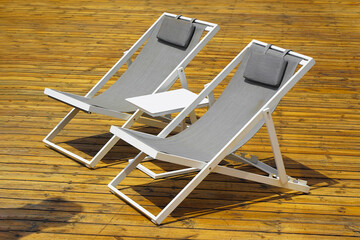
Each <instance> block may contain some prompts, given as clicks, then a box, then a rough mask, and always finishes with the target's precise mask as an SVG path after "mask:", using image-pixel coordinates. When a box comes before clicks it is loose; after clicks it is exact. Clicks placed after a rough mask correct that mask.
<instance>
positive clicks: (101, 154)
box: [43, 108, 119, 168]
mask: <svg viewBox="0 0 360 240" xmlns="http://www.w3.org/2000/svg"><path fill="white" fill-rule="evenodd" d="M78 112H79V109H76V108H73V109H72V110H71V111H70V112H69V113H68V114H67V115H66V116H65V117H64V118H63V119H62V120H61V121H60V122H59V124H58V125H57V126H56V127H55V128H54V129H53V130H52V131H51V132H50V133H49V134H48V135H47V136H46V137H45V138H44V139H43V142H44V143H45V145H46V146H47V147H51V148H54V149H56V150H58V151H59V152H62V153H64V154H66V155H67V156H69V157H71V158H73V159H75V160H77V161H79V162H81V163H83V164H85V165H86V166H87V167H89V168H94V167H95V165H96V164H97V163H98V162H99V161H100V160H101V159H102V158H103V157H104V156H105V155H106V154H107V153H108V152H109V151H110V149H111V148H112V147H113V146H114V145H115V144H116V143H117V142H118V141H119V138H118V137H117V136H113V137H112V138H111V139H110V140H109V141H108V142H107V143H106V144H105V145H104V146H103V147H102V148H101V149H100V151H99V152H98V153H97V154H96V155H95V156H94V157H93V158H92V159H91V160H86V159H85V158H83V157H80V156H79V155H77V154H75V153H73V152H70V151H69V150H66V149H65V148H63V147H60V146H59V145H57V144H55V143H53V142H51V140H53V139H54V138H55V137H56V135H57V134H58V133H59V132H60V131H61V130H62V129H63V128H64V127H65V126H66V125H67V124H68V123H69V122H70V121H71V119H73V118H74V117H75V116H76V114H77V113H78Z"/></svg>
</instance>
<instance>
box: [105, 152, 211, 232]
mask: <svg viewBox="0 0 360 240" xmlns="http://www.w3.org/2000/svg"><path fill="white" fill-rule="evenodd" d="M145 158H146V154H145V153H143V152H141V153H139V154H138V155H137V156H136V158H134V160H132V161H131V162H130V163H129V165H128V166H127V167H125V168H124V169H123V170H122V171H121V172H120V173H119V174H118V175H117V176H116V177H115V178H114V179H113V180H112V181H111V182H110V183H109V184H108V187H109V188H110V190H111V192H112V193H114V194H116V195H118V196H119V197H121V198H122V199H124V200H125V201H127V202H128V203H129V204H130V205H132V206H133V207H134V208H136V209H137V210H138V211H140V212H141V213H143V214H144V215H146V216H147V217H149V218H150V219H151V221H152V222H153V223H155V224H157V225H159V224H161V222H162V221H163V220H164V219H165V218H166V217H167V216H169V214H170V213H172V212H173V211H174V210H175V208H176V207H177V206H178V205H179V204H180V203H181V202H182V201H183V200H184V199H185V198H186V197H187V196H188V195H189V194H190V193H191V192H192V191H193V190H194V189H195V188H196V187H197V186H198V185H199V184H200V183H201V181H202V180H204V178H205V177H206V176H207V175H209V173H210V172H211V171H212V170H211V169H213V168H211V165H213V164H214V163H213V162H209V163H208V164H206V165H205V166H204V167H203V168H202V170H201V171H200V172H199V173H198V174H197V175H196V176H195V177H194V178H193V179H192V180H191V181H190V182H189V183H188V184H187V185H186V186H185V187H184V188H183V189H182V190H181V191H180V192H179V193H178V194H177V195H176V196H175V198H174V199H173V200H172V201H171V202H170V203H169V204H168V205H167V206H166V207H165V208H164V209H163V210H162V211H161V212H160V213H159V214H158V215H157V216H155V215H153V214H152V213H150V212H149V211H148V210H146V209H145V208H143V207H142V206H140V205H139V204H138V203H136V202H135V201H133V200H132V199H130V198H129V197H128V196H126V195H125V194H124V193H122V192H121V191H120V190H118V189H117V188H116V186H117V185H118V184H120V182H121V181H123V180H124V178H125V177H126V176H127V175H128V174H129V173H130V172H131V171H132V170H133V169H134V168H135V167H136V166H137V165H138V164H139V163H140V162H141V161H142V160H143V159H145Z"/></svg>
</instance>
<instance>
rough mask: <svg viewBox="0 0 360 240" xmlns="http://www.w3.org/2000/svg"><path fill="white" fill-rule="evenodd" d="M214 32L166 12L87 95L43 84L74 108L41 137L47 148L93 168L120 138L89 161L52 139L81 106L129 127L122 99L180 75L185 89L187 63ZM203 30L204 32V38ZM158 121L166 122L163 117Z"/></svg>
mask: <svg viewBox="0 0 360 240" xmlns="http://www.w3.org/2000/svg"><path fill="white" fill-rule="evenodd" d="M218 30H219V27H218V25H217V24H213V23H209V22H204V21H200V20H196V19H190V18H187V17H182V16H180V15H178V16H176V15H173V14H169V13H164V14H162V15H161V17H160V18H159V19H158V20H157V21H156V22H155V23H154V24H153V25H152V26H151V27H150V28H149V29H148V30H147V31H146V32H145V33H144V34H143V35H142V37H141V38H140V39H139V40H138V41H137V42H136V43H135V44H134V45H133V46H132V47H131V48H130V49H129V50H128V51H126V52H125V53H124V55H123V56H122V57H121V58H120V60H119V61H118V62H117V63H116V64H115V65H114V66H113V67H112V68H111V69H110V70H109V71H108V72H107V73H106V74H105V75H104V76H103V77H102V79H101V80H100V81H99V82H98V83H97V84H96V85H95V86H94V87H93V88H92V89H91V90H90V91H89V92H88V93H87V94H86V95H85V96H78V95H75V94H72V93H67V92H61V91H57V90H54V89H49V88H46V89H45V91H44V93H45V94H46V95H48V96H49V97H51V98H53V99H55V100H58V101H60V102H63V103H65V104H68V105H70V106H72V107H74V108H73V109H72V110H71V111H70V112H69V113H68V114H67V115H66V116H65V117H64V118H63V119H62V121H60V123H59V124H58V125H57V126H56V127H55V128H54V129H53V130H52V131H51V132H50V133H49V134H48V135H47V136H46V137H45V138H44V140H43V142H44V143H45V144H46V146H48V147H51V148H54V149H56V150H58V151H60V152H62V153H64V154H66V155H68V156H70V157H72V158H73V159H75V160H77V161H79V162H81V163H83V164H85V165H86V166H87V167H90V168H93V167H94V166H95V165H96V164H97V163H98V162H99V161H100V160H101V159H102V158H103V157H104V156H105V154H106V153H107V152H108V151H109V150H110V149H111V148H112V147H113V146H114V145H115V144H116V142H117V141H118V139H116V138H112V139H111V140H110V141H109V142H107V144H106V145H105V146H104V147H103V148H102V149H101V150H100V151H99V152H98V153H97V154H96V155H95V156H94V157H93V158H92V159H91V160H86V159H84V158H82V157H81V156H79V155H76V154H75V153H73V152H70V151H68V150H66V149H64V148H63V147H60V146H59V145H57V144H55V143H53V142H52V140H53V139H54V138H55V136H56V135H57V134H58V133H59V132H60V131H61V130H62V129H63V128H64V127H65V126H66V125H67V124H68V123H69V121H70V120H71V119H72V118H74V117H75V115H76V114H77V113H78V112H79V111H80V110H81V111H84V112H86V113H98V114H102V115H106V116H110V117H115V118H119V119H123V120H129V121H128V122H126V124H125V125H124V127H131V125H132V124H133V123H134V121H133V120H134V118H133V119H130V117H131V115H132V113H133V112H134V111H136V109H137V108H136V107H135V106H133V105H131V104H130V103H129V102H127V101H126V100H125V99H126V98H129V97H134V96H139V95H144V94H151V93H156V92H162V91H166V90H168V89H169V88H170V87H171V86H172V85H173V84H174V83H175V82H176V80H177V79H178V78H180V81H181V84H182V85H183V87H184V84H185V85H186V86H187V83H186V78H185V74H184V69H185V67H186V66H187V65H188V64H189V62H190V61H191V60H192V59H193V58H194V57H195V56H196V54H197V53H198V52H199V51H200V50H201V49H202V48H203V47H204V46H205V45H206V44H207V43H208V42H209V40H210V39H211V38H212V37H213V36H214V35H215V34H216V32H217V31H218ZM204 31H206V32H207V33H206V34H205V35H204V36H203V33H204ZM141 46H143V48H142V49H141V51H140V53H139V54H138V56H137V57H136V58H135V59H134V61H132V60H131V57H132V55H133V54H134V53H135V52H136V51H137V50H138V49H139V48H140V47H141ZM125 63H127V65H128V68H127V70H126V71H125V72H124V73H123V74H122V75H121V77H120V78H119V79H118V80H117V81H116V82H115V83H114V84H113V85H111V86H110V87H109V88H108V89H106V90H105V91H104V92H103V93H101V94H99V95H97V96H95V94H96V93H97V92H98V91H99V90H100V89H101V88H102V87H103V86H104V85H105V83H106V82H107V81H108V80H109V79H110V78H111V77H112V76H113V75H114V74H115V73H116V72H117V71H118V70H119V69H120V68H121V67H122V66H123V65H124V64H125ZM137 115H138V117H137V120H138V122H141V123H145V124H148V125H151V126H157V127H164V126H166V124H165V125H162V124H161V122H159V121H157V120H155V119H150V118H146V117H144V118H139V116H140V115H141V114H137ZM160 120H165V121H166V118H165V117H164V118H162V119H160ZM170 120H171V119H170ZM170 120H169V121H168V122H170ZM168 122H167V123H168Z"/></svg>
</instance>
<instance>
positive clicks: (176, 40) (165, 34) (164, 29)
mask: <svg viewBox="0 0 360 240" xmlns="http://www.w3.org/2000/svg"><path fill="white" fill-rule="evenodd" d="M194 30H195V26H194V24H193V23H192V22H188V21H184V20H180V19H176V18H172V17H164V19H163V21H162V23H161V26H160V29H159V32H158V34H157V38H158V39H160V40H162V41H165V42H168V43H171V44H174V45H176V46H179V47H183V48H186V47H187V46H188V45H189V43H190V40H191V38H192V36H193V33H194Z"/></svg>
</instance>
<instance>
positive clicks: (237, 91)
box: [108, 40, 315, 224]
mask: <svg viewBox="0 0 360 240" xmlns="http://www.w3.org/2000/svg"><path fill="white" fill-rule="evenodd" d="M239 63H240V65H239ZM314 63H315V62H314V60H313V59H312V58H310V57H307V56H304V55H301V54H298V53H295V52H293V51H287V50H285V49H282V48H279V47H276V46H270V45H267V44H266V43H263V42H260V41H256V40H253V41H252V42H250V43H249V44H248V45H247V46H246V47H245V49H244V50H243V51H241V52H240V53H239V55H238V56H236V57H235V59H234V60H233V61H232V62H230V63H229V65H228V66H227V67H226V68H225V69H224V70H223V71H222V72H221V73H219V75H218V76H217V77H215V78H214V79H213V81H212V82H211V83H210V84H209V85H207V86H206V87H205V88H204V89H203V90H202V91H201V92H200V93H199V95H198V97H197V99H196V100H194V101H193V102H192V103H191V104H189V105H188V106H187V107H186V108H185V109H183V110H182V111H181V112H180V113H179V114H178V115H177V116H176V117H175V118H174V119H173V120H172V122H171V123H170V124H169V125H168V126H167V127H166V128H164V129H163V130H162V131H161V132H160V133H159V135H157V136H155V135H151V134H145V133H141V132H137V131H134V130H130V129H123V128H119V127H116V126H112V127H111V129H110V131H111V132H112V133H113V134H115V135H116V136H118V137H120V138H121V139H123V140H124V141H126V142H128V143H129V144H131V145H133V146H134V147H136V148H138V149H139V150H140V151H141V152H140V153H139V154H138V155H137V156H136V158H134V160H133V161H131V162H130V163H129V164H128V166H127V167H126V168H124V169H123V171H121V172H120V173H119V174H118V175H117V176H116V177H115V178H114V179H113V180H112V181H111V182H110V183H109V185H108V187H109V188H110V190H111V191H112V192H113V193H114V194H116V195H118V196H119V197H121V198H123V199H124V200H125V201H127V202H128V203H129V204H131V205H132V206H133V207H135V208H136V209H137V210H139V211H140V212H142V213H143V214H145V215H146V216H147V217H149V218H150V219H151V220H152V221H153V222H154V223H155V224H160V223H161V222H162V221H163V220H164V219H165V218H166V217H167V216H168V215H169V214H170V213H171V212H172V211H173V210H174V209H175V208H176V207H177V206H178V205H179V204H180V203H181V202H182V201H183V200H184V199H185V198H186V197H187V196H188V195H189V194H190V193H191V191H192V190H193V189H194V188H195V187H196V186H197V185H199V183H200V182H201V181H202V180H203V179H204V178H205V177H206V176H207V175H208V174H209V173H211V172H214V173H220V174H225V175H228V176H232V177H237V178H242V179H246V180H251V181H255V182H259V183H264V184H269V185H273V186H278V187H284V188H288V189H292V190H297V191H301V192H308V191H309V186H308V185H307V182H306V181H303V180H298V179H294V178H292V177H289V176H287V175H286V171H285V167H284V163H283V159H282V155H281V152H280V148H279V143H278V140H277V137H276V133H275V128H274V124H273V121H272V117H271V113H272V111H274V109H275V108H276V106H277V105H278V103H279V101H280V99H281V98H282V97H283V96H284V95H285V94H286V92H288V91H289V90H290V89H291V87H293V86H294V85H295V83H296V82H297V81H298V80H299V79H300V78H301V77H302V76H303V75H304V74H305V73H306V72H307V71H308V70H309V69H310V68H311V67H312V66H313V65H314ZM237 65H239V67H238V69H237V71H236V73H235V74H234V76H233V77H232V79H231V80H230V82H229V84H228V86H227V87H226V89H225V90H224V91H223V93H222V94H221V96H220V97H219V98H218V99H217V100H216V101H215V103H214V104H213V105H212V106H211V108H209V110H208V111H207V112H206V113H205V114H204V115H203V116H202V117H201V118H200V119H199V120H198V121H197V122H195V123H194V124H192V125H190V126H189V127H188V128H187V129H185V130H184V131H182V132H180V133H178V134H176V135H173V136H170V137H167V135H168V134H169V133H170V132H171V130H172V129H173V128H174V127H175V126H176V125H177V124H178V123H179V122H180V121H181V119H182V118H184V117H185V116H186V115H187V114H189V112H190V111H192V109H193V108H194V107H196V105H197V104H198V103H199V101H201V100H202V99H204V97H205V96H207V95H208V94H209V93H210V92H211V91H213V89H214V88H215V87H216V86H217V85H218V84H219V83H220V82H221V81H222V80H223V79H224V78H225V77H226V76H227V75H228V74H229V73H230V72H231V71H232V70H233V69H234V68H235V67H236V66H237ZM264 123H266V127H267V130H268V133H269V137H270V141H271V146H272V150H273V153H274V158H275V163H276V169H275V168H273V167H271V166H269V165H266V164H264V163H262V162H261V161H259V160H256V159H251V160H249V159H248V158H245V157H243V156H238V155H236V154H234V153H233V152H234V151H236V150H237V149H238V148H240V147H241V146H242V145H243V144H245V143H246V142H247V141H248V140H249V139H250V138H251V137H252V136H253V135H254V134H255V133H256V132H257V131H258V130H259V129H260V128H261V127H262V125H263V124H264ZM147 155H149V156H151V157H152V158H154V159H158V160H161V161H166V162H170V163H175V164H180V165H184V166H187V167H191V168H196V169H198V170H199V173H197V174H196V175H195V177H194V178H193V179H192V180H191V181H190V182H189V183H188V184H187V185H186V186H185V187H184V188H183V189H182V190H181V191H180V192H179V193H178V195H176V197H175V198H174V199H172V201H171V202H170V203H169V204H168V205H167V206H166V207H165V208H164V209H163V210H162V211H161V212H160V213H159V214H158V215H157V216H154V215H153V214H152V213H150V212H149V211H148V210H146V209H145V208H143V207H142V206H140V205H139V204H138V203H136V202H135V201H133V200H132V199H130V198H129V197H128V196H127V195H125V194H124V193H123V192H121V191H120V190H119V189H118V188H117V185H118V184H119V183H120V182H121V181H122V180H123V179H124V178H125V177H126V176H127V175H128V174H129V173H130V172H131V171H132V170H133V169H134V168H135V167H136V166H137V165H138V164H139V163H140V162H141V161H142V160H143V159H144V158H145V157H146V156H147ZM227 156H231V157H232V158H233V159H237V160H239V161H241V162H245V163H248V164H250V165H252V166H254V167H257V168H259V169H260V170H262V171H263V172H265V173H266V175H259V174H254V173H250V172H246V171H242V170H238V169H233V168H228V167H225V166H223V165H219V163H220V162H221V161H222V160H223V159H224V158H225V157H227Z"/></svg>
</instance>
